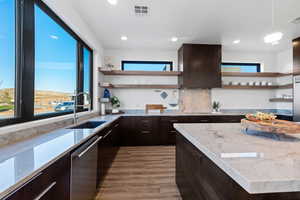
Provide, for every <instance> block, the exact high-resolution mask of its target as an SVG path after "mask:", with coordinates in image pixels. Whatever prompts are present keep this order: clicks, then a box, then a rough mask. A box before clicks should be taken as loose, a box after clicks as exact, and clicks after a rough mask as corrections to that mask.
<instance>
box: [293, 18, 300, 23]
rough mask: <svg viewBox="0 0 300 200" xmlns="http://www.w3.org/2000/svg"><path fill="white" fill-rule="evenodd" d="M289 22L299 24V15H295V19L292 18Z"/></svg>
mask: <svg viewBox="0 0 300 200" xmlns="http://www.w3.org/2000/svg"><path fill="white" fill-rule="evenodd" d="M291 23H293V24H300V17H297V18H296V19H294V20H292V21H291Z"/></svg>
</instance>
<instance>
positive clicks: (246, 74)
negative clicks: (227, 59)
mask: <svg viewBox="0 0 300 200" xmlns="http://www.w3.org/2000/svg"><path fill="white" fill-rule="evenodd" d="M291 75H293V73H277V72H255V73H254V72H253V73H252V72H222V76H224V77H226V76H229V77H275V78H276V77H283V76H291Z"/></svg>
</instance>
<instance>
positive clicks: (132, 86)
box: [99, 84, 179, 89]
mask: <svg viewBox="0 0 300 200" xmlns="http://www.w3.org/2000/svg"><path fill="white" fill-rule="evenodd" d="M99 86H100V87H102V88H118V89H141V88H144V89H178V88H179V85H158V84H151V85H150V84H112V85H109V86H102V85H99Z"/></svg>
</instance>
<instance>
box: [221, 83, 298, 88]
mask: <svg viewBox="0 0 300 200" xmlns="http://www.w3.org/2000/svg"><path fill="white" fill-rule="evenodd" d="M222 88H224V89H290V88H293V84H285V85H270V86H254V85H253V86H250V85H223V86H222Z"/></svg>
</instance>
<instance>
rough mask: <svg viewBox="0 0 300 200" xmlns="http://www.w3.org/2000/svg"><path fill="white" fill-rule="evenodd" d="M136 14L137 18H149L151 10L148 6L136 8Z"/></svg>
mask: <svg viewBox="0 0 300 200" xmlns="http://www.w3.org/2000/svg"><path fill="white" fill-rule="evenodd" d="M134 12H135V15H137V16H147V15H149V8H148V6H140V5H139V6H138V5H136V6H134Z"/></svg>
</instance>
